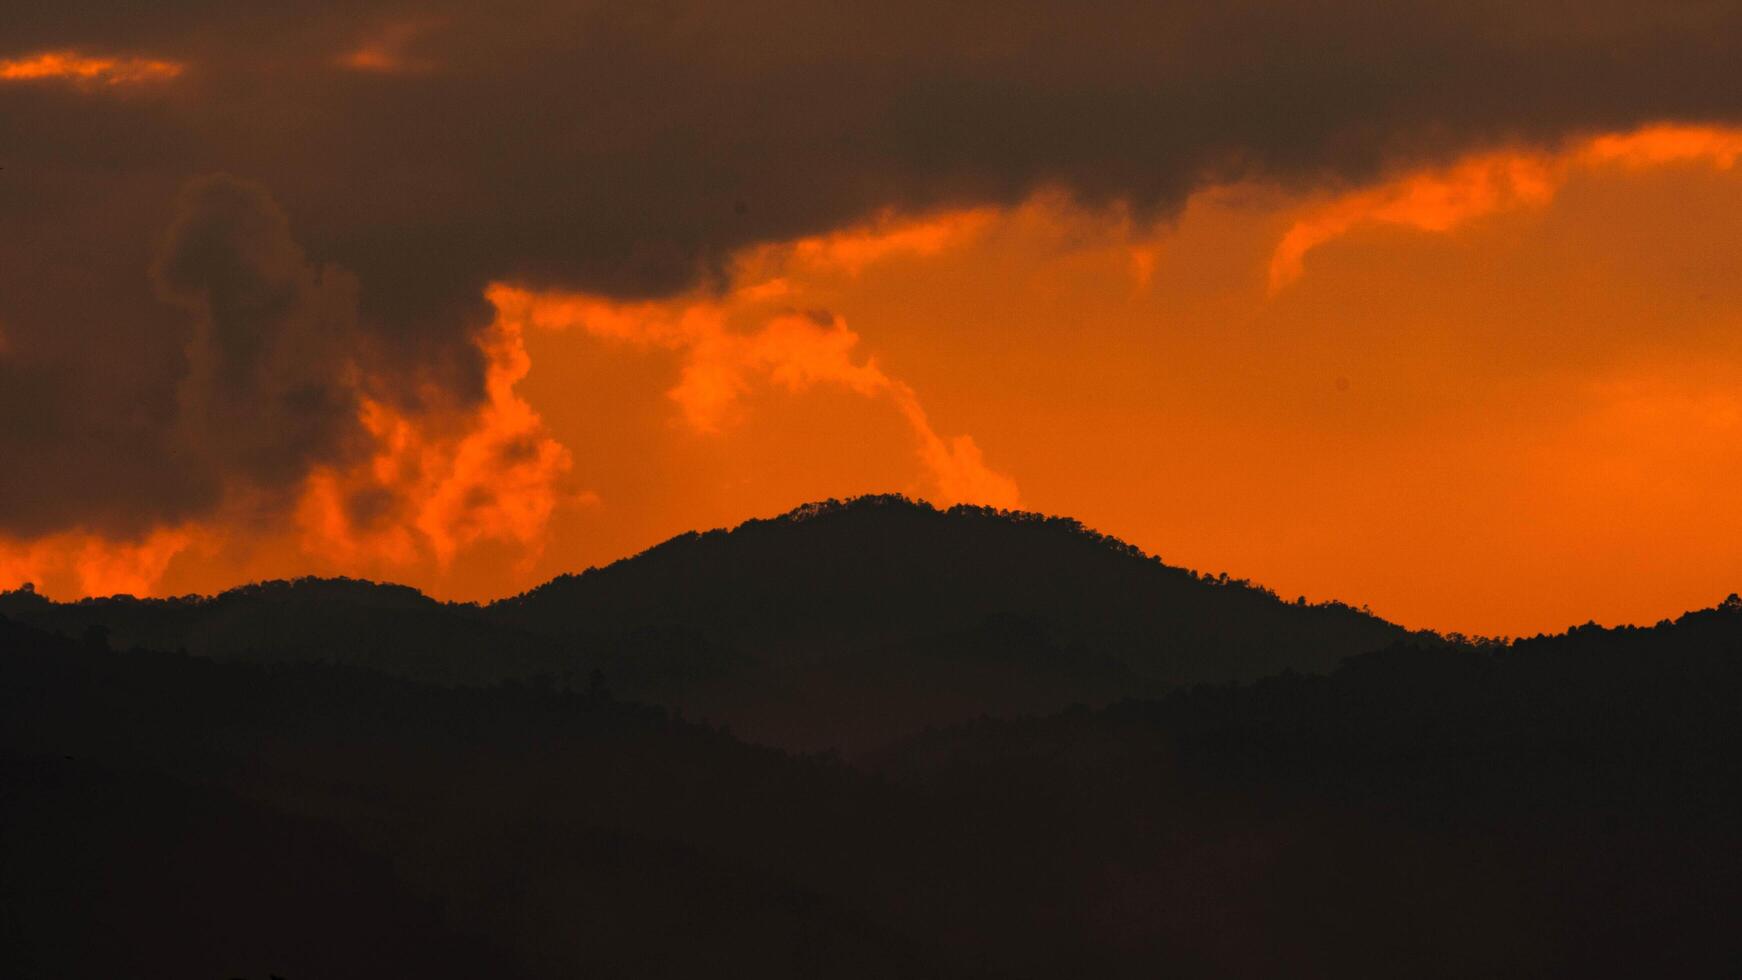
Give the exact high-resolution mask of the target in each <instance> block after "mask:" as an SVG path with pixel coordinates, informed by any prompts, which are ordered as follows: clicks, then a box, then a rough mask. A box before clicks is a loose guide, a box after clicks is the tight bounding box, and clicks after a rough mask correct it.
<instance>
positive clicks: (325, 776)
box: [0, 599, 1742, 980]
mask: <svg viewBox="0 0 1742 980" xmlns="http://www.w3.org/2000/svg"><path fill="white" fill-rule="evenodd" d="M1028 635H1029V634H1027V633H1026V632H1024V631H1020V630H1019V631H1016V632H1015V633H1014V634H1013V635H1012V636H1011V637H1009V638H1007V640H1006V641H999V640H997V639H996V637H997V634H996V632H995V631H994V632H992V633H988V634H986V635H984V636H982V640H984V641H985V642H987V643H994V642H1009V643H1012V644H1015V645H1018V646H1019V645H1020V644H1022V643H1024V642H1026V637H1027V636H1028ZM1013 656H1017V657H1032V656H1036V654H1035V653H1034V652H1033V651H1032V650H1030V651H1026V652H1022V651H1018V652H1017V653H1014V654H1013ZM1738 704H1742V600H1734V599H1733V600H1730V601H1728V602H1726V603H1725V604H1723V605H1722V606H1720V607H1718V608H1716V609H1711V610H1705V611H1701V612H1697V613H1690V614H1688V615H1687V616H1684V617H1682V618H1681V619H1679V620H1677V621H1676V622H1674V623H1667V624H1663V625H1660V626H1657V627H1653V628H1648V629H1618V630H1605V629H1599V628H1596V627H1585V628H1580V629H1576V630H1573V631H1571V632H1569V633H1567V634H1563V635H1560V636H1555V637H1538V638H1534V639H1530V640H1523V641H1519V642H1518V643H1515V644H1510V645H1501V644H1484V645H1469V644H1448V643H1443V642H1441V643H1432V644H1423V643H1418V642H1399V643H1394V644H1391V645H1389V646H1387V647H1386V648H1385V649H1383V650H1379V651H1375V652H1373V653H1370V654H1367V655H1365V656H1359V657H1355V658H1352V659H1350V660H1349V661H1348V662H1347V663H1345V664H1344V665H1343V666H1341V667H1340V668H1338V669H1337V670H1335V671H1333V672H1331V673H1329V674H1328V675H1324V676H1308V675H1302V674H1298V673H1285V674H1281V675H1278V676H1274V677H1271V678H1267V679H1264V680H1260V681H1257V682H1252V683H1245V684H1214V685H1199V686H1194V687H1190V688H1186V689H1178V690H1174V691H1172V692H1170V693H1168V694H1167V695H1165V696H1163V697H1160V698H1156V699H1150V700H1131V701H1123V702H1119V703H1116V704H1112V705H1109V706H1106V707H1103V708H1098V709H1090V708H1083V707H1078V708H1073V709H1069V710H1066V711H1063V712H1060V713H1055V714H1050V715H1047V716H1045V717H1036V718H1016V719H1003V720H995V719H983V720H978V721H974V722H970V723H965V724H959V725H952V726H950V727H948V728H941V729H936V730H933V731H930V732H927V733H923V734H921V735H918V736H915V737H912V738H909V739H906V740H903V741H902V742H900V743H899V744H896V745H894V746H891V747H889V748H886V749H884V750H882V751H881V752H879V753H877V754H875V755H874V756H868V757H865V758H863V759H861V760H859V761H857V762H855V763H854V764H851V765H849V764H845V763H843V762H841V761H839V760H838V759H835V758H832V757H826V756H825V757H794V756H790V755H787V754H784V753H782V752H779V751H776V750H773V749H767V748H759V747H754V746H750V745H746V744H743V743H741V742H739V741H737V740H735V739H733V738H732V737H730V736H728V735H726V734H724V733H722V732H720V731H718V730H716V729H712V728H709V727H707V726H701V725H696V724H693V723H685V722H682V721H678V720H674V719H673V718H671V717H670V716H669V715H668V714H667V713H665V712H664V711H661V710H660V709H658V708H653V707H648V706H643V705H637V704H633V703H628V702H625V701H622V700H619V699H617V698H613V697H612V696H610V695H609V694H607V693H605V692H604V691H601V690H593V691H591V692H589V693H583V692H579V691H562V690H555V689H546V688H543V687H541V686H538V685H529V684H525V683H519V682H514V683H506V684H500V685H495V686H488V687H440V686H431V685H424V684H418V683H414V682H410V681H407V680H404V679H402V678H395V677H390V676H387V675H385V674H381V673H378V672H374V671H367V670H360V669H356V668H353V667H347V666H342V665H322V664H295V663H286V664H274V665H262V664H252V663H236V662H231V663H222V662H216V661H213V660H210V659H204V658H197V657H190V656H183V655H176V654H163V653H154V652H150V651H145V650H125V651H120V650H112V649H109V648H108V647H107V646H106V645H105V643H104V642H103V637H101V636H98V635H95V634H93V635H92V636H90V637H88V638H86V639H68V638H63V637H56V636H52V635H49V634H46V633H43V632H41V631H38V630H34V629H31V628H28V627H25V626H22V625H20V624H17V623H12V622H8V621H5V620H3V619H0V791H3V792H4V793H5V796H4V797H0V799H3V801H4V811H3V812H0V821H3V822H4V828H3V829H4V831H5V832H4V833H3V834H0V850H3V852H4V853H3V854H0V860H3V862H4V863H3V864H0V868H4V869H5V870H6V872H7V873H5V874H3V875H0V975H5V976H9V977H10V976H19V977H25V978H33V977H48V976H63V977H74V978H80V977H107V976H113V975H117V974H124V975H129V976H151V975H164V976H171V975H174V976H189V975H211V971H213V970H219V971H225V972H222V973H221V974H218V975H235V976H250V977H256V978H264V977H265V975H266V974H267V972H268V971H274V972H278V973H279V975H280V976H284V977H286V978H287V980H298V978H299V977H301V976H342V975H356V974H357V972H358V971H359V969H360V968H361V967H363V966H367V967H369V968H370V969H375V970H376V971H377V972H378V973H380V974H385V975H416V976H427V977H471V976H478V975H491V976H537V977H546V976H592V977H606V978H610V977H635V978H642V977H660V976H672V977H676V976H685V977H690V976H716V975H728V976H740V975H744V976H748V975H755V976H771V977H780V976H793V977H798V976H805V977H859V976H864V977H872V976H876V977H887V976H902V977H909V976H912V977H924V976H959V977H1011V978H1035V980H1040V978H1053V977H1060V976H1095V977H1154V976H1182V977H1243V978H1265V977H1290V978H1293V977H1335V978H1337V980H1349V978H1364V977H1375V978H1378V977H1385V978H1391V977H1398V976H1411V977H1448V978H1449V977H1471V976H1496V975H1504V976H1544V977H1547V976H1553V977H1581V978H1584V977H1592V976H1612V975H1620V976H1638V975H1642V974H1649V975H1673V976H1678V977H1704V976H1724V975H1727V974H1728V973H1729V972H1731V971H1732V969H1733V967H1734V964H1735V963H1736V962H1738V961H1739V960H1738V956H1739V955H1742V939H1739V937H1738V936H1737V934H1736V931H1735V929H1734V910H1735V909H1736V908H1737V907H1739V903H1742V845H1738V843H1737V841H1736V835H1735V832H1734V827H1735V826H1736V824H1737V822H1738V821H1739V820H1742V714H1739V713H1738V712H1737V711H1736V710H1735V709H1736V706H1737V705H1738ZM69 757H70V758H69ZM205 930H217V931H219V932H220V933H222V935H221V936H220V937H219V938H218V939H212V938H210V937H209V936H207V934H206V932H205ZM62 950H67V951H66V952H63V951H62ZM481 961H488V966H486V967H484V968H480V965H479V964H480V962H481ZM384 962H388V963H389V965H388V966H385V967H383V966H381V964H382V963H384ZM393 964H398V966H395V965H393ZM293 966H294V967H296V968H298V969H299V970H300V971H306V972H298V973H291V972H287V970H288V969H289V968H291V967H293Z"/></svg>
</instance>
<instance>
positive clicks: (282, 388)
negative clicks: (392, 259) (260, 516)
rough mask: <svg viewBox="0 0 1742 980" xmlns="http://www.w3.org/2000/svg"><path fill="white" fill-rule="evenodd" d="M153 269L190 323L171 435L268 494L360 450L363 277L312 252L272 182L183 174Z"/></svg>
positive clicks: (232, 478) (239, 483) (293, 487)
mask: <svg viewBox="0 0 1742 980" xmlns="http://www.w3.org/2000/svg"><path fill="white" fill-rule="evenodd" d="M153 273H154V278H155V281H156V283H157V287H158V290H159V293H160V295H161V296H162V297H163V298H164V299H165V300H166V301H167V302H169V303H171V304H173V305H175V306H178V307H180V308H182V309H184V310H186V311H187V312H188V314H189V315H190V316H191V317H192V319H193V322H194V331H193V337H192V340H191V341H190V342H189V344H188V346H187V361H188V373H187V375H186V377H185V378H184V379H183V381H182V383H181V386H180V390H179V400H180V407H181V414H180V418H179V420H178V430H179V431H178V432H177V433H176V436H177V438H176V443H177V445H179V446H180V447H181V449H182V450H183V452H184V455H185V456H186V457H187V458H193V459H199V458H201V457H204V458H206V460H207V461H209V463H210V464H211V466H212V467H213V468H214V470H215V471H216V472H217V473H219V474H220V475H221V477H222V478H223V479H224V480H226V481H228V482H229V483H231V484H233V485H235V486H236V488H237V489H240V490H247V491H254V492H258V493H262V494H265V495H266V496H267V497H268V499H269V500H271V499H279V498H282V497H283V495H285V494H293V493H295V492H296V491H298V490H299V489H300V487H301V485H302V481H303V479H304V478H305V477H306V476H307V475H308V473H309V471H310V470H311V469H312V468H313V467H314V466H316V465H320V464H323V463H327V462H329V461H333V460H343V459H344V458H346V457H347V456H350V455H353V454H355V453H357V452H359V451H361V450H362V448H363V446H362V442H363V440H364V437H365V435H366V434H365V432H364V431H363V429H362V427H361V426H360V424H359V420H358V416H359V406H360V404H361V401H360V400H361V397H362V393H361V384H362V378H361V369H360V367H359V365H358V363H357V357H358V353H359V347H360V344H359V339H358V338H359V333H358V326H357V282H356V280H355V278H354V277H352V276H351V275H350V274H349V273H347V272H345V271H344V270H342V269H339V268H336V267H333V266H327V267H325V268H316V267H315V266H314V265H312V264H311V263H309V262H308V260H307V259H306V258H305V256H304V255H303V252H302V249H301V248H300V247H298V246H297V244H296V242H295V241H294V240H293V239H292V238H291V234H290V224H289V221H288V220H287V219H286V218H285V216H284V213H283V212H282V211H281V210H279V208H278V206H277V204H275V203H274V202H273V200H272V197H271V195H270V194H268V193H267V192H266V190H265V188H263V187H260V186H259V185H257V184H252V183H249V182H247V181H243V180H238V179H236V178H234V177H228V176H221V175H220V176H213V177H205V178H201V179H199V180H196V181H193V182H191V183H190V184H188V186H187V187H186V188H185V189H184V190H183V192H182V195H181V198H180V202H179V205H178V208H177V213H176V216H175V219H174V220H173V221H172V222H171V224H170V226H169V230H168V232H167V234H166V235H165V236H164V239H163V243H162V246H161V249H160V251H159V253H158V256H157V261H156V264H155V267H154V269H153Z"/></svg>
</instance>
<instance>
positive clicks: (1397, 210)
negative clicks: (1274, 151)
mask: <svg viewBox="0 0 1742 980" xmlns="http://www.w3.org/2000/svg"><path fill="white" fill-rule="evenodd" d="M1738 157H1742V129H1730V128H1722V127H1714V126H1687V125H1656V126H1647V127H1643V128H1640V129H1637V130H1633V131H1631V132H1627V133H1607V134H1603V135H1601V136H1596V137H1592V138H1590V139H1587V140H1583V141H1580V142H1578V143H1576V144H1574V145H1572V146H1570V147H1568V148H1566V149H1564V150H1562V151H1560V152H1558V153H1542V152H1531V151H1523V150H1505V151H1500V152H1495V153H1482V154H1477V155H1475V156H1471V157H1469V158H1466V159H1464V160H1460V161H1458V162H1456V163H1454V164H1452V165H1451V166H1449V167H1444V168H1436V169H1431V170H1426V171H1420V172H1415V173H1409V174H1406V175H1404V176H1402V177H1399V178H1396V179H1393V180H1389V181H1385V182H1382V183H1380V184H1378V185H1376V186H1373V187H1368V188H1362V189H1360V190H1356V191H1352V192H1349V193H1346V194H1343V195H1340V196H1337V197H1335V198H1332V199H1331V200H1329V201H1324V202H1321V203H1318V204H1316V205H1314V206H1312V207H1310V208H1308V209H1307V210H1306V213H1305V214H1304V215H1302V216H1301V217H1299V218H1298V219H1296V221H1295V222H1294V224H1293V225H1292V226H1290V228H1289V230H1288V231H1287V233H1286V234H1284V235H1283V237H1282V240H1281V241H1280V242H1278V243H1277V246H1276V249H1275V251H1274V252H1273V253H1272V254H1271V258H1270V289H1271V292H1276V291H1277V290H1279V289H1282V288H1283V287H1285V286H1287V285H1288V284H1290V283H1292V282H1294V281H1295V280H1296V279H1299V278H1300V276H1301V274H1302V272H1303V270H1304V262H1305V259H1306V255H1307V253H1308V252H1310V251H1312V250H1313V249H1315V248H1317V247H1318V246H1320V245H1323V244H1325V243H1326V242H1329V241H1332V240H1333V239H1336V238H1340V237H1342V236H1343V235H1346V234H1349V233H1350V232H1351V231H1354V230H1355V229H1358V228H1363V227H1373V226H1380V225H1390V226H1395V227H1401V228H1411V229H1415V230H1417V231H1427V232H1445V231H1451V230H1452V229H1454V228H1457V227H1459V226H1460V225H1463V224H1465V223H1466V222H1469V221H1471V220H1474V219H1476V218H1480V217H1483V216H1485V215H1489V214H1493V213H1495V212H1499V211H1506V210H1511V209H1515V208H1522V207H1533V206H1541V205H1545V204H1547V203H1548V202H1549V201H1551V200H1553V199H1554V196H1555V193H1556V191H1557V190H1558V189H1559V188H1560V186H1561V185H1562V184H1563V183H1565V181H1566V180H1567V178H1568V176H1569V175H1571V174H1572V173H1573V172H1575V171H1577V170H1579V169H1589V168H1592V167H1599V166H1604V165H1621V166H1626V167H1631V168H1634V169H1640V168H1646V167H1660V166H1666V165H1670V164H1676V163H1690V162H1704V163H1707V164H1710V165H1711V166H1713V167H1716V168H1717V169H1720V170H1728V169H1730V168H1731V167H1733V166H1735V164H1736V160H1737V158H1738Z"/></svg>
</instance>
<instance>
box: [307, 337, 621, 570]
mask: <svg viewBox="0 0 1742 980" xmlns="http://www.w3.org/2000/svg"><path fill="white" fill-rule="evenodd" d="M480 346H481V347H482V348H483V350H484V352H485V354H486V355H487V356H488V359H489V361H488V369H487V373H486V380H485V391H486V398H485V400H484V402H483V404H482V405H480V406H479V407H477V408H476V409H474V410H472V411H471V412H470V413H469V414H468V415H466V416H465V417H463V418H460V419H457V420H456V419H447V418H443V417H441V416H440V414H439V413H437V414H435V415H432V416H430V417H415V416H410V415H407V414H404V413H402V412H398V411H395V410H394V409H392V408H390V407H389V406H387V405H385V404H383V403H381V402H378V401H374V400H366V401H365V402H364V406H363V415H362V418H363V422H364V425H365V427H366V428H367V429H368V430H369V432H370V433H371V434H372V435H373V436H374V437H375V440H376V450H375V452H374V454H373V455H372V456H371V458H370V459H369V460H368V461H367V462H366V463H365V464H363V465H361V466H358V467H356V468H355V469H353V470H350V471H338V470H335V469H332V468H326V469H323V470H321V471H319V472H317V473H315V474H314V475H313V476H311V478H310V480H309V483H308V487H307V491H306V492H305V494H304V496H303V499H302V502H301V505H300V507H299V508H298V512H297V519H298V524H299V525H300V526H301V528H302V531H303V547H304V549H305V550H307V551H308V552H310V553H311V554H316V555H320V556H322V557H325V558H328V559H330V560H334V561H338V562H341V563H347V564H358V563H365V564H375V565H385V566H394V565H409V564H412V563H415V562H417V561H419V560H421V559H423V558H424V557H426V556H427V557H429V558H433V559H434V561H435V562H436V563H437V564H438V565H439V566H441V567H444V568H445V567H447V566H448V565H449V564H450V563H451V562H452V561H453V559H454V557H455V555H457V554H458V553H459V552H460V551H461V550H463V549H465V548H467V547H470V546H472V545H475V544H478V543H480V542H483V541H499V542H506V543H509V544H512V545H515V546H517V547H519V548H521V549H522V550H523V553H524V556H525V558H524V560H526V561H530V560H532V559H533V558H535V557H536V556H537V554H538V552H539V550H540V548H541V547H542V545H543V543H544V531H545V526H546V524H547V523H548V522H549V520H550V517H551V515H552V513H554V512H555V511H556V509H557V508H558V507H559V506H560V505H562V504H563V503H565V502H574V501H585V500H586V499H587V497H588V495H586V494H574V493H568V492H565V491H564V490H563V488H562V481H563V479H564V477H565V476H566V475H567V473H568V471H569V469H570V468H571V466H572V460H571V458H570V454H569V452H568V450H567V449H566V448H564V447H563V445H562V444H561V443H559V442H558V441H557V440H556V439H554V438H552V437H551V436H550V435H549V434H548V433H546V432H545V429H544V423H543V420H542V419H541V418H540V417H539V414H538V412H536V411H535V410H534V409H533V408H532V406H531V405H529V404H527V402H526V401H525V399H523V398H521V397H520V395H519V394H518V393H517V392H516V391H515V390H514V388H515V385H516V384H518V383H519V382H520V381H521V380H522V379H523V378H525V377H526V375H527V372H528V371H530V370H531V368H532V362H531V359H530V358H529V357H528V356H527V354H526V346H525V344H524V342H523V340H522V337H521V333H520V325H519V324H518V323H515V322H512V321H506V320H501V321H498V322H497V323H496V324H494V325H493V326H492V327H491V328H490V329H489V330H488V331H487V332H486V333H485V334H484V335H483V337H481V338H480Z"/></svg>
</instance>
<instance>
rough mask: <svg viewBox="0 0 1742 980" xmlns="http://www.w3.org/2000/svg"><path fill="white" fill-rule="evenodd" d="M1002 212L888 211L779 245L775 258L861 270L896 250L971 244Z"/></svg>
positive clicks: (919, 251)
mask: <svg viewBox="0 0 1742 980" xmlns="http://www.w3.org/2000/svg"><path fill="white" fill-rule="evenodd" d="M998 214H999V212H998V210H997V209H995V208H973V209H970V210H965V211H948V212H945V213H943V214H939V215H933V216H931V217H927V218H922V219H918V220H914V219H903V218H901V217H899V216H897V215H895V214H893V213H889V212H885V213H884V214H881V215H879V216H878V217H877V218H876V220H875V221H873V222H871V223H870V224H869V225H867V226H864V227H860V228H852V229H847V230H843V231H837V232H833V233H831V234H827V235H814V236H811V237H809V238H801V239H799V240H798V241H796V242H792V243H790V244H789V245H786V246H779V247H776V249H775V251H776V252H777V253H778V254H777V255H776V256H775V257H774V258H775V260H776V261H782V262H784V263H786V264H789V265H792V266H795V267H798V268H809V269H838V270H841V271H844V272H846V273H848V274H850V275H857V274H858V273H859V272H861V271H863V270H864V268H865V267H866V266H868V265H870V264H872V263H874V262H877V261H879V260H881V259H885V258H888V257H890V256H892V255H899V254H909V255H921V256H927V255H936V254H938V253H939V252H942V251H943V250H945V249H948V248H955V247H959V246H961V245H965V244H968V243H969V242H971V241H973V239H974V237H975V236H977V235H979V234H980V233H982V232H984V231H985V230H986V229H987V228H988V227H990V226H991V225H992V223H993V221H994V220H996V219H997V217H998ZM768 258H769V256H768V255H767V254H764V255H763V256H762V260H763V261H767V260H768ZM750 261H755V259H753V258H752V259H751V260H750Z"/></svg>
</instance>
